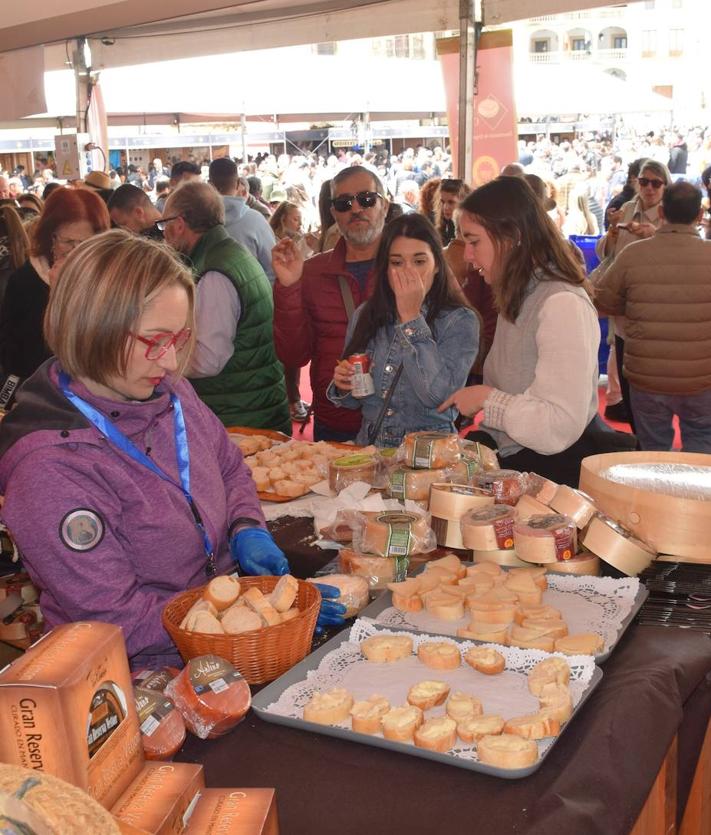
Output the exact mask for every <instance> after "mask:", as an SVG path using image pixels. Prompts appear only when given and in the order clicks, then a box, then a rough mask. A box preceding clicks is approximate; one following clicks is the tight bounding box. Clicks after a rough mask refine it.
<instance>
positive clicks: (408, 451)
mask: <svg viewBox="0 0 711 835" xmlns="http://www.w3.org/2000/svg"><path fill="white" fill-rule="evenodd" d="M461 455H462V453H461V446H460V441H459V435H456V434H450V433H445V432H409V433H408V434H407V435H405V439H404V441H403V443H402V446H401V447H400V460H401V461H402V462H403V463H405V464H406V465H407V466H408V467H414V468H415V469H418V470H434V469H439V468H441V467H447V466H450V465H451V464H456V463H457V462H458V461H459V460H460V458H461Z"/></svg>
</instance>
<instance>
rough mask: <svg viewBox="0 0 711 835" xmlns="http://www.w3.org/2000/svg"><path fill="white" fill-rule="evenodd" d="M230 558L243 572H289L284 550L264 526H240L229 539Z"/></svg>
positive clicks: (267, 573)
mask: <svg viewBox="0 0 711 835" xmlns="http://www.w3.org/2000/svg"><path fill="white" fill-rule="evenodd" d="M230 553H231V554H232V559H233V560H234V561H235V562H236V563H237V564H238V565H239V567H240V568H241V569H242V571H243V572H244V573H245V574H266V575H269V576H272V575H276V576H278V575H281V574H288V573H289V563H288V562H287V560H286V557H285V556H284V552H283V551H282V550H281V548H279V546H278V545H277V544H276V542H274V540H273V539H272V535H271V534H270V533H269V531H265V530H264V528H242V530H241V531H237V533H236V534H235V535H234V536H233V537H232V539H231V540H230Z"/></svg>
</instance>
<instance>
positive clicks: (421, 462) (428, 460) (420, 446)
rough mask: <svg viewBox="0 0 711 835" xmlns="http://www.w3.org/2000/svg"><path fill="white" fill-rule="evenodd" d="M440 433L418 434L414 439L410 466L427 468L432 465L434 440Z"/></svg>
mask: <svg viewBox="0 0 711 835" xmlns="http://www.w3.org/2000/svg"><path fill="white" fill-rule="evenodd" d="M441 437H442V436H441V435H420V436H419V438H417V440H416V441H415V445H414V450H413V453H412V466H413V467H416V468H417V469H418V470H428V469H429V468H430V467H431V466H432V453H433V452H434V442H435V440H437V439H438V438H441Z"/></svg>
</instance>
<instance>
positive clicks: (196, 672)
mask: <svg viewBox="0 0 711 835" xmlns="http://www.w3.org/2000/svg"><path fill="white" fill-rule="evenodd" d="M188 669H189V673H188V675H189V676H190V683H191V684H192V687H193V690H194V691H195V693H196V694H197V695H199V694H200V693H206V692H207V691H210V692H212V693H221V692H222V691H223V690H226V689H227V688H228V687H229V685H230V684H231V683H232V682H233V681H237V680H238V679H240V678H242V676H241V675H240V674H239V673H238V672H237V670H235V668H234V667H233V666H232V664H230V662H229V661H225V659H224V658H220V657H219V656H218V655H202V656H200V658H193V659H192V660H191V661H189V662H188Z"/></svg>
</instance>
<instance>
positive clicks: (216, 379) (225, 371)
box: [158, 181, 291, 435]
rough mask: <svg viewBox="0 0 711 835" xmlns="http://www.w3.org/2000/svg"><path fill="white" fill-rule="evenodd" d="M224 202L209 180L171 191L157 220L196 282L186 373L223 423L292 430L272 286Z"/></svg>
mask: <svg viewBox="0 0 711 835" xmlns="http://www.w3.org/2000/svg"><path fill="white" fill-rule="evenodd" d="M224 220H225V207H224V203H223V202H222V198H221V197H220V195H219V194H218V192H217V191H216V190H215V189H214V188H213V187H212V186H211V185H208V184H207V183H202V182H199V181H193V182H190V181H189V182H186V183H183V184H182V185H180V186H179V187H178V188H177V189H176V190H175V191H173V192H171V194H170V196H169V197H168V199H167V201H166V204H165V212H164V215H163V218H162V220H160V221H159V222H158V226H159V227H162V231H163V234H164V235H165V240H166V243H168V244H169V245H170V246H172V247H173V248H174V249H175V250H177V251H178V252H180V253H181V254H182V255H183V257H184V258H185V260H186V261H187V262H188V263H189V264H190V266H191V268H192V271H193V275H194V276H195V283H196V284H197V292H196V306H195V322H196V336H197V344H196V346H195V350H194V352H193V355H192V357H191V359H190V365H189V367H188V369H187V372H186V373H187V376H188V378H189V379H190V381H191V382H192V384H193V386H194V388H195V390H196V391H197V393H198V395H199V396H200V399H201V400H203V402H204V403H206V404H207V405H208V406H209V407H210V408H211V409H212V411H213V412H214V413H215V414H216V415H217V416H218V417H219V418H220V420H221V421H222V422H223V423H224V424H225V426H251V427H254V428H257V429H275V430H277V431H280V432H285V433H286V434H288V435H290V434H291V419H290V416H289V404H288V402H287V398H286V388H285V386H284V369H283V367H282V365H281V363H280V362H279V360H278V359H277V356H276V352H275V350H274V336H273V330H272V320H273V309H274V308H273V301H272V291H271V287H270V286H269V281H268V280H267V277H266V275H265V274H264V270H263V269H262V268H261V267H260V265H259V262H258V261H257V259H256V258H255V257H254V256H253V255H252V254H251V253H249V252H248V251H247V250H246V249H245V247H243V246H242V245H241V244H239V243H237V241H235V240H233V239H232V238H231V237H230V236H229V235H228V234H227V230H226V229H225V227H224Z"/></svg>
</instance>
